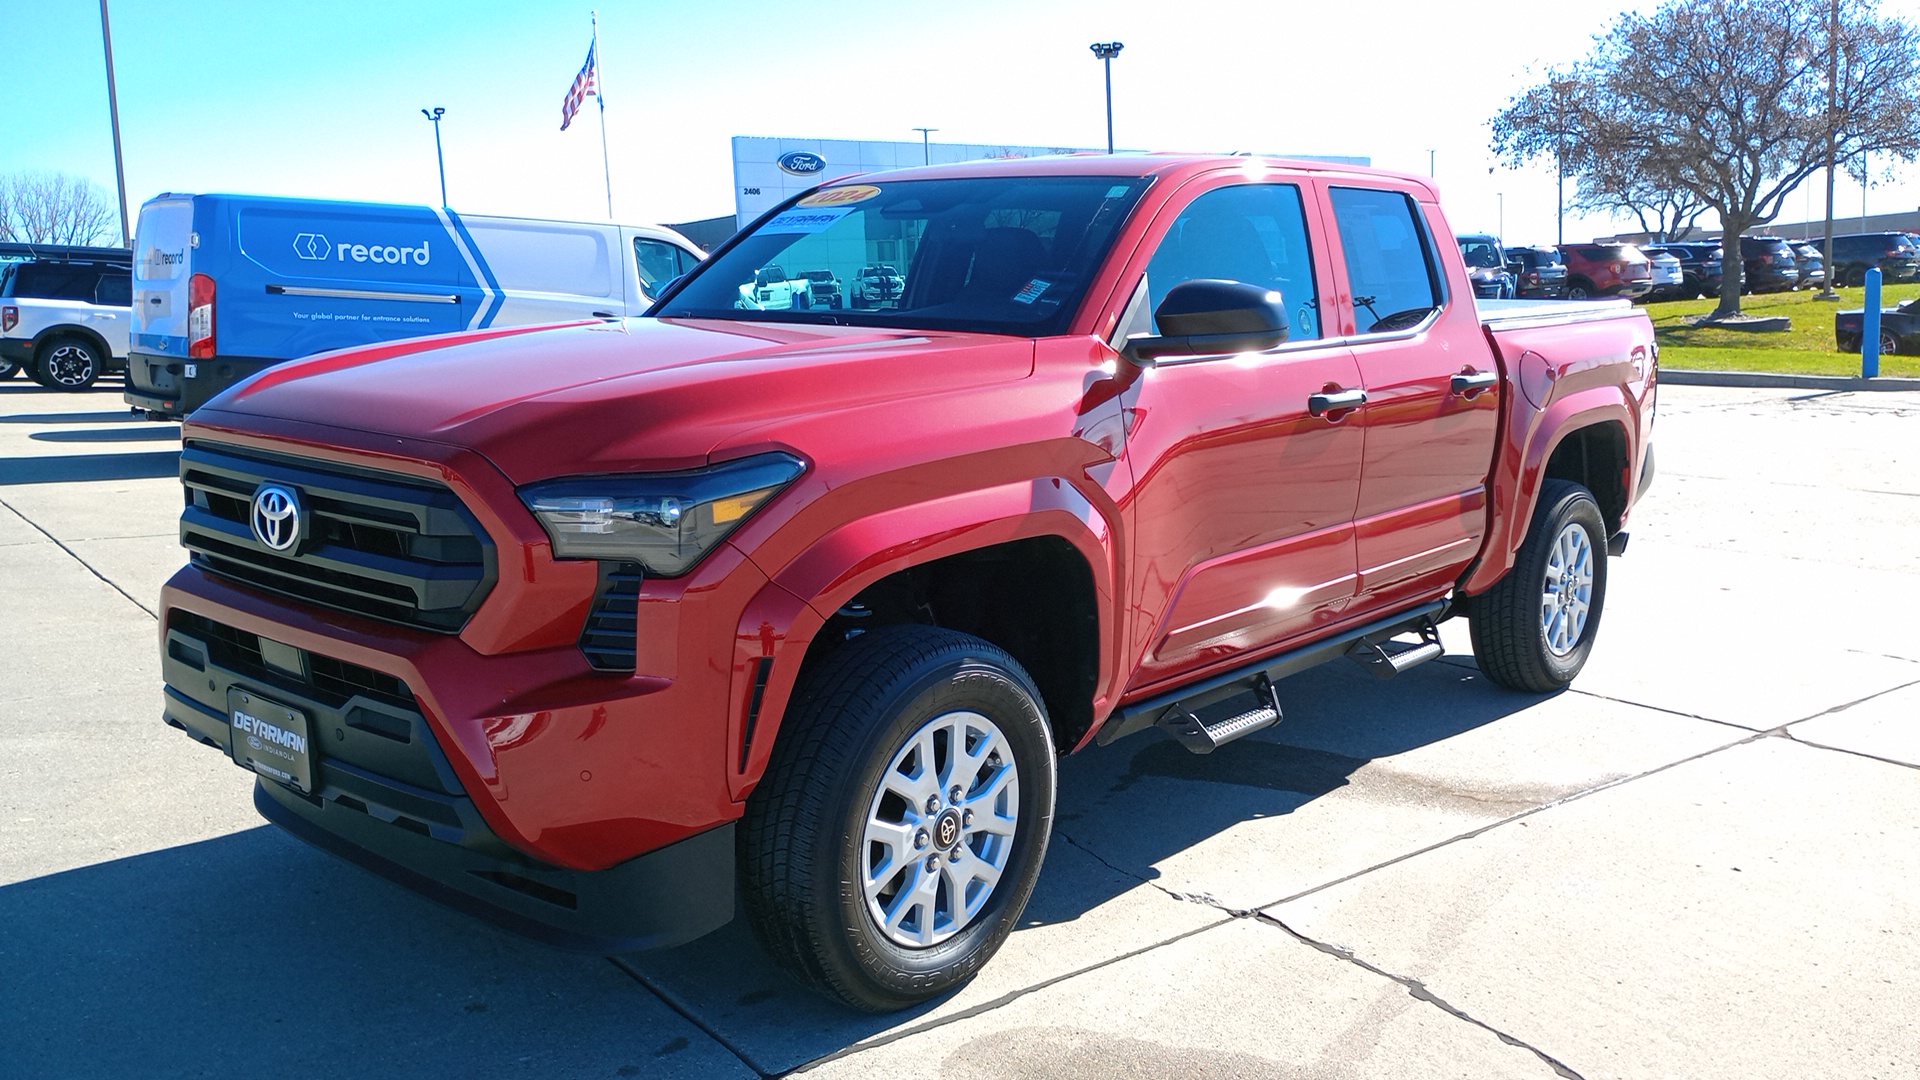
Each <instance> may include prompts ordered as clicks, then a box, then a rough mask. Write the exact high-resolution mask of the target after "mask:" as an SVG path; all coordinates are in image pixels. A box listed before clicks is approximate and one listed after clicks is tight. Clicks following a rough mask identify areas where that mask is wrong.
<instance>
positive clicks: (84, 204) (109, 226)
mask: <svg viewBox="0 0 1920 1080" xmlns="http://www.w3.org/2000/svg"><path fill="white" fill-rule="evenodd" d="M119 224H120V215H119V214H118V213H117V212H116V211H115V210H114V208H113V203H112V201H111V200H109V199H108V198H107V193H106V191H105V190H104V189H103V188H101V187H100V185H98V184H96V183H94V182H92V181H91V180H88V179H86V178H85V177H80V176H71V175H68V174H67V173H59V172H17V173H6V174H3V175H0V239H4V240H9V241H13V242H15V243H24V244H83V245H86V244H107V243H113V242H115V241H117V240H119V238H120V231H119Z"/></svg>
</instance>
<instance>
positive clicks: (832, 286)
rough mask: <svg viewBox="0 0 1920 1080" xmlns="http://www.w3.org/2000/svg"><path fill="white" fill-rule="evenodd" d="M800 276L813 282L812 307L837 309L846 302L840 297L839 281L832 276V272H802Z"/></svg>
mask: <svg viewBox="0 0 1920 1080" xmlns="http://www.w3.org/2000/svg"><path fill="white" fill-rule="evenodd" d="M800 276H801V277H803V278H806V279H807V280H808V281H811V282H813V306H814V307H818V308H837V307H839V306H841V305H842V304H843V303H845V302H846V301H845V298H844V297H843V296H842V295H841V291H840V279H839V278H837V277H834V276H833V271H831V270H802V271H800Z"/></svg>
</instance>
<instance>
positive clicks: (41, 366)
mask: <svg viewBox="0 0 1920 1080" xmlns="http://www.w3.org/2000/svg"><path fill="white" fill-rule="evenodd" d="M0 247H4V248H6V249H7V250H6V251H5V252H4V253H0V254H5V255H8V256H14V255H20V254H28V253H29V252H30V253H31V254H30V255H29V257H27V258H26V259H24V260H23V261H18V262H9V263H5V264H0V266H3V267H4V268H0V379H11V378H13V377H14V376H15V375H16V374H18V373H20V372H22V371H25V372H26V373H27V375H28V376H29V377H30V378H32V379H33V381H34V382H37V383H39V384H40V385H41V386H44V387H46V388H48V389H49V390H68V391H78V390H85V389H87V388H88V387H90V386H92V385H93V383H94V380H96V379H98V378H99V377H100V376H102V375H105V374H109V373H112V372H119V371H125V370H126V367H127V342H128V337H127V333H128V323H129V322H130V321H131V316H132V304H133V270H132V264H133V253H132V252H130V251H128V250H126V249H125V248H77V247H54V246H51V245H35V246H32V247H28V246H27V245H13V244H7V245H0Z"/></svg>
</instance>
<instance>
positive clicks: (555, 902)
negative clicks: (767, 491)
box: [161, 608, 734, 952]
mask: <svg viewBox="0 0 1920 1080" xmlns="http://www.w3.org/2000/svg"><path fill="white" fill-rule="evenodd" d="M165 618H166V619H167V623H166V630H165V633H164V647H163V652H162V658H161V663H162V672H163V675H164V677H165V680H166V690H165V706H164V713H163V716H164V719H165V721H166V722H167V723H168V724H169V725H171V726H173V727H176V728H179V729H180V730H182V731H185V732H186V733H188V734H189V735H191V736H193V737H194V738H195V739H197V740H199V741H200V742H202V743H204V744H206V745H208V746H211V747H213V748H215V749H217V750H220V751H221V752H223V753H225V754H227V755H228V756H229V757H231V756H232V751H233V740H234V731H233V728H232V725H231V723H230V713H229V712H228V702H229V694H230V693H231V692H234V691H239V692H243V693H249V694H254V695H258V696H259V697H261V698H265V699H269V700H271V701H272V702H275V703H277V704H279V705H283V706H286V707H287V708H289V709H291V710H296V711H297V712H299V713H300V714H301V715H303V716H304V717H305V719H306V723H307V727H308V734H309V741H310V744H311V746H312V747H313V758H314V764H313V786H312V791H311V793H303V792H300V791H298V790H296V789H294V788H293V787H290V786H287V785H285V784H283V783H281V782H278V781H275V780H270V779H266V778H264V777H263V778H261V779H260V780H259V782H258V785H257V788H256V791H255V795H254V803H255V806H256V807H257V808H258V809H259V810H260V812H261V813H262V814H263V815H264V816H265V817H266V818H267V819H268V820H270V821H273V822H274V823H275V824H278V825H280V826H281V827H283V828H285V829H286V830H287V831H289V832H291V833H293V834H294V835H295V836H297V837H299V838H301V839H302V840H305V841H307V842H308V843H311V844H313V845H314V846H316V847H319V848H322V849H323V850H326V851H329V852H332V853H333V854H336V855H339V856H341V857H343V858H346V859H348V860H350V861H352V862H355V863H357V864H359V865H361V866H363V867H366V868H367V869H370V870H373V871H375V872H376V873H379V874H382V875H383V876H386V877H388V878H391V879H393V880H395V881H397V882H399V883H400V884H402V885H405V886H407V887H409V888H412V889H414V890H415V891H418V892H420V893H422V894H423V895H426V896H428V897H430V898H432V899H435V900H438V901H440V902H442V903H445V904H448V905H449V906H452V907H456V908H458V909H461V910H464V911H466V912H468V913H470V914H474V915H478V916H480V917H482V918H484V919H487V920H488V921H490V922H493V923H495V924H497V925H500V926H503V927H506V928H508V929H511V930H514V931H517V932H519V933H522V934H525V935H527V936H530V937H533V938H536V939H538V940H542V941H546V942H549V943H551V944H555V945H560V946H563V947H571V948H581V949H588V950H593V951H600V952H609V951H626V950H632V949H643V948H662V947H666V946H670V945H676V944H679V943H681V942H685V941H690V940H692V939H694V938H696V937H699V936H701V935H703V934H706V933H708V932H710V931H712V930H714V929H716V928H718V927H719V926H721V925H724V924H725V923H726V922H727V921H728V920H729V919H730V918H731V917H732V913H733V891H734V842H733V825H732V823H731V822H728V823H723V824H720V825H718V826H715V827H712V828H708V829H705V830H704V831H700V832H697V833H694V834H693V835H691V836H688V837H686V838H685V839H681V840H678V841H677V842H674V843H670V844H667V845H665V846H663V847H659V848H657V849H654V850H651V851H648V852H647V853H645V854H642V855H639V856H636V857H633V858H630V859H627V860H625V861H622V862H619V863H616V864H614V865H612V866H610V867H607V868H605V869H599V870H579V869H572V868H568V867H562V866H557V865H554V864H551V863H547V862H544V861H542V860H539V859H536V858H533V857H530V856H528V855H527V854H525V853H524V852H522V851H520V850H518V849H517V848H515V847H513V846H511V845H509V844H508V843H507V842H506V841H505V840H503V839H502V838H501V836H500V835H499V834H498V833H497V832H495V831H494V829H492V828H491V827H490V826H489V824H488V823H487V821H486V820H485V818H484V817H483V815H482V814H481V812H480V809H479V807H478V806H477V805H476V803H475V802H474V799H473V798H472V797H471V795H470V794H469V793H468V791H467V789H466V787H465V785H464V784H463V783H462V782H461V780H460V777H459V774H458V773H457V772H456V771H455V770H454V768H453V767H452V765H451V763H450V761H449V759H448V757H447V754H446V752H445V750H444V748H443V747H442V746H441V744H440V742H439V741H438V739H437V737H436V735H435V733H434V729H433V725H432V724H430V723H429V722H428V719H427V716H426V715H425V713H424V711H423V710H422V708H421V706H420V704H419V700H418V699H417V698H416V697H415V695H414V693H413V691H412V689H411V688H410V687H409V686H408V685H407V684H406V683H405V682H403V681H402V680H401V679H399V678H396V677H394V676H392V675H387V674H384V673H381V672H378V671H375V670H373V669H371V668H367V667H363V666H361V665H358V664H356V663H353V662H351V661H350V660H347V659H341V658H337V657H332V656H327V655H323V654H321V653H319V652H313V651H309V650H307V649H303V648H299V647H296V646H293V645H289V644H285V643H281V642H276V641H273V640H271V639H268V638H265V637H263V636H261V635H259V634H256V633H253V632H251V631H247V630H244V629H242V628H240V627H236V626H233V625H230V624H228V623H225V622H221V621H219V620H217V619H215V618H212V617H209V616H206V615H199V614H195V613H193V612H191V611H189V610H185V609H179V608H169V609H168V610H167V611H166V613H165Z"/></svg>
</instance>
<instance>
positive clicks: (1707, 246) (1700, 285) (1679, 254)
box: [1640, 241, 1722, 300]
mask: <svg viewBox="0 0 1920 1080" xmlns="http://www.w3.org/2000/svg"><path fill="white" fill-rule="evenodd" d="M1640 250H1641V251H1643V252H1653V251H1664V252H1666V253H1667V254H1669V255H1672V256H1673V257H1674V258H1676V259H1679V260H1680V291H1679V294H1678V295H1679V298H1680V299H1683V300H1690V299H1692V298H1694V297H1696V296H1718V295H1720V280H1721V266H1722V264H1721V257H1722V256H1721V252H1720V244H1719V242H1718V241H1709V242H1702V243H1697V244H1696V243H1684V244H1647V245H1644V246H1642V247H1641V249H1640Z"/></svg>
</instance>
